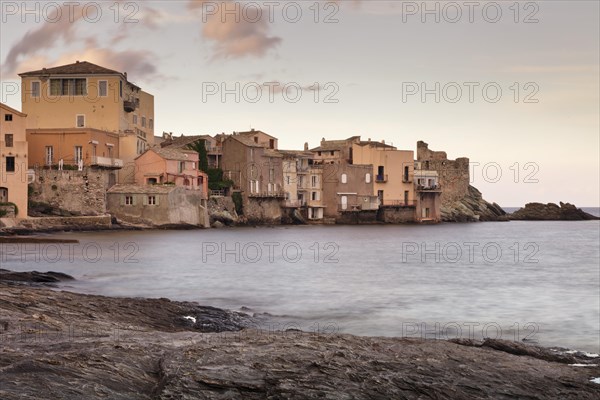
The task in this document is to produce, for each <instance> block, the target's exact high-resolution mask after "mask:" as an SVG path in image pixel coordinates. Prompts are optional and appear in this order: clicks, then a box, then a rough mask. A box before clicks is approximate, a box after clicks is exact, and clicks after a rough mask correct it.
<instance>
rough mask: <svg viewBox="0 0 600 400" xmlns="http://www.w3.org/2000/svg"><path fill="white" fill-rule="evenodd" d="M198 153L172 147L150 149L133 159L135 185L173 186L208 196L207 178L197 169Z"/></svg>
mask: <svg viewBox="0 0 600 400" xmlns="http://www.w3.org/2000/svg"><path fill="white" fill-rule="evenodd" d="M198 159H199V156H198V153H197V152H195V151H194V150H185V149H179V148H172V147H164V148H161V147H152V148H150V149H148V150H147V151H146V152H144V153H143V154H141V155H139V156H138V157H137V158H136V159H135V183H136V184H137V185H156V184H167V183H169V184H174V185H176V186H183V187H185V188H187V189H191V190H201V191H202V193H203V194H205V195H206V194H208V176H207V175H206V173H204V172H202V171H200V170H199V169H198Z"/></svg>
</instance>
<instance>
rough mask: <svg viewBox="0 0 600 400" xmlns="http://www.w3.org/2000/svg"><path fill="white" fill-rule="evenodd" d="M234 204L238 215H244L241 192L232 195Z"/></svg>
mask: <svg viewBox="0 0 600 400" xmlns="http://www.w3.org/2000/svg"><path fill="white" fill-rule="evenodd" d="M231 199H232V200H233V204H234V205H235V212H236V213H237V214H238V215H244V203H243V201H242V194H241V193H240V192H234V193H233V194H232V195H231Z"/></svg>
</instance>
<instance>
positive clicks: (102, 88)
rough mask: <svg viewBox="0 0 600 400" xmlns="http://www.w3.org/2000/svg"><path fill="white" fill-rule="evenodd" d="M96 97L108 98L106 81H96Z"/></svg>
mask: <svg viewBox="0 0 600 400" xmlns="http://www.w3.org/2000/svg"><path fill="white" fill-rule="evenodd" d="M98 96H100V97H106V96H108V81H98Z"/></svg>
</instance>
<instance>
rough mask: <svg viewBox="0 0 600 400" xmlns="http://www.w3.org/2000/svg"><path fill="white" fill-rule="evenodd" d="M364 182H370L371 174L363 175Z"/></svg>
mask: <svg viewBox="0 0 600 400" xmlns="http://www.w3.org/2000/svg"><path fill="white" fill-rule="evenodd" d="M365 182H366V183H371V174H366V175H365Z"/></svg>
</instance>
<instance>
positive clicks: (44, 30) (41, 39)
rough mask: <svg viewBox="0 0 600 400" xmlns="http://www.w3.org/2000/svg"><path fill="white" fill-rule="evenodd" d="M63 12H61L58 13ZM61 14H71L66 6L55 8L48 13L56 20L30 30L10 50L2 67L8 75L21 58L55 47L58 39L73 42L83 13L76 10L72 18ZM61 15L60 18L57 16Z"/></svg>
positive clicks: (13, 71)
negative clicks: (62, 16)
mask: <svg viewBox="0 0 600 400" xmlns="http://www.w3.org/2000/svg"><path fill="white" fill-rule="evenodd" d="M58 13H61V14H58ZM60 15H70V14H69V10H67V9H66V8H65V6H64V5H63V6H60V7H59V8H58V9H53V10H52V12H51V14H50V15H48V20H50V21H56V22H46V23H44V25H42V26H41V27H39V28H37V29H34V30H30V31H28V32H27V33H26V34H25V36H23V38H22V39H21V40H20V41H19V42H17V43H16V44H15V45H14V46H13V47H12V48H11V49H10V51H9V52H8V55H7V56H6V60H5V62H4V66H3V67H2V69H3V70H4V71H3V73H5V74H6V75H12V74H14V73H15V72H16V69H17V65H18V64H19V60H20V59H27V58H28V57H30V56H33V55H35V54H37V53H38V52H39V51H40V50H45V49H48V48H49V47H53V46H54V45H55V44H56V42H57V41H58V40H61V39H62V40H64V41H65V42H66V43H71V42H73V41H74V39H75V34H74V31H75V26H76V23H77V21H79V20H80V19H81V18H82V17H83V13H81V12H79V13H78V12H75V13H73V15H72V19H71V18H60ZM57 16H59V18H56V17H57Z"/></svg>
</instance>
